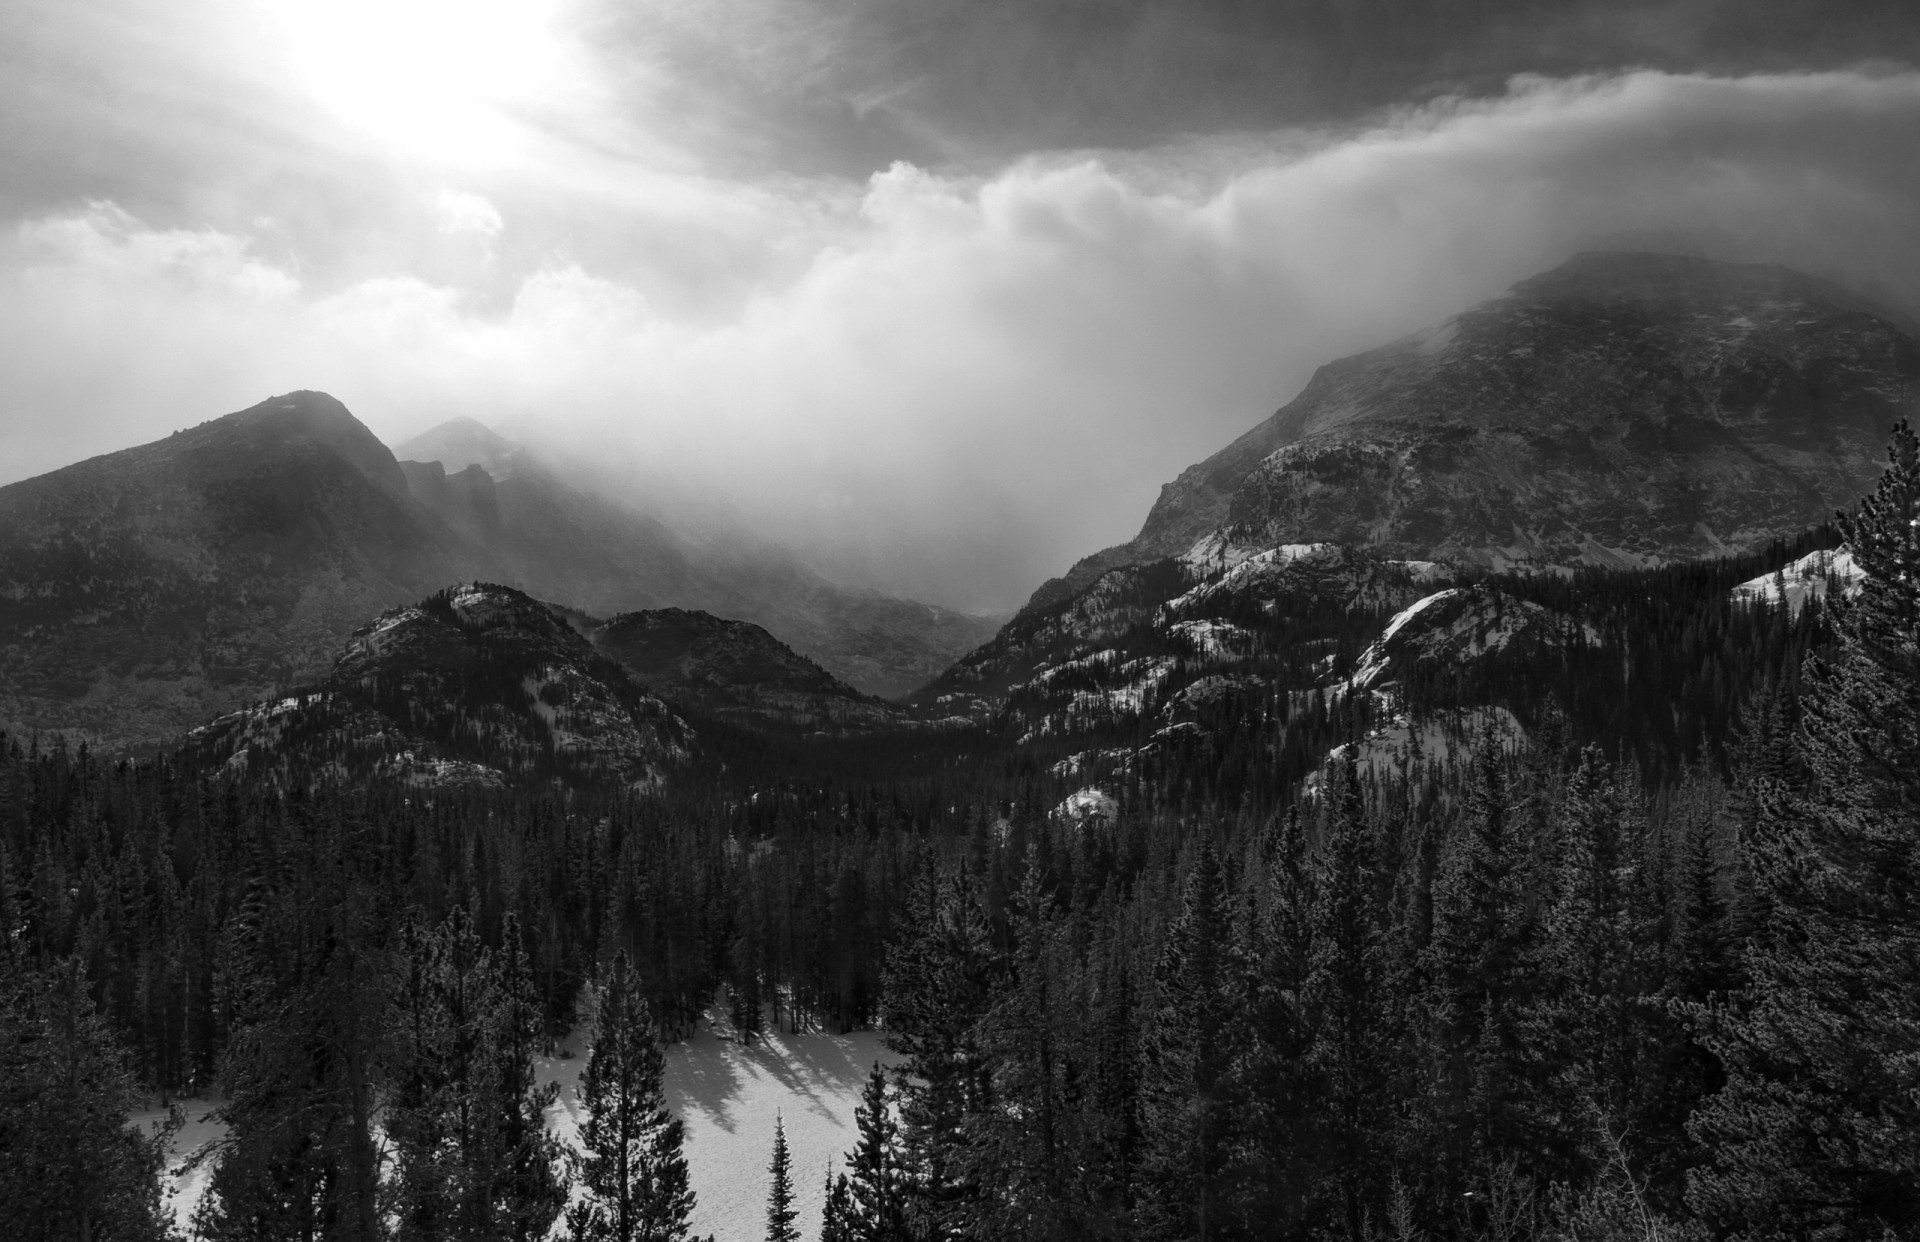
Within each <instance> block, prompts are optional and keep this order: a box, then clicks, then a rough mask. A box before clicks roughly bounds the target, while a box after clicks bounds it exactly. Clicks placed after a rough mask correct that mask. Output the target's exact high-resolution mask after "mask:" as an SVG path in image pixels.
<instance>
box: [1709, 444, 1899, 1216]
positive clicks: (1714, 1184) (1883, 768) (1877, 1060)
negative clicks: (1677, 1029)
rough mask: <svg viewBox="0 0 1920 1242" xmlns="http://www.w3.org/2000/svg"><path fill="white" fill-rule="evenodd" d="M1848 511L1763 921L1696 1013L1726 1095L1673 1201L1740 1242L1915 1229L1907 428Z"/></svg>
mask: <svg viewBox="0 0 1920 1242" xmlns="http://www.w3.org/2000/svg"><path fill="white" fill-rule="evenodd" d="M1890 457H1891V463H1890V466H1889V468H1888V470H1887V472H1886V473H1885V474H1884V475H1883V476H1882V477H1881V479H1880V483H1879V486H1878V487H1877V488H1876V489H1875V491H1874V493H1873V495H1872V496H1870V497H1869V498H1867V499H1866V500H1865V501H1863V502H1862V504H1861V506H1860V508H1859V511H1858V513H1857V514H1856V515H1855V516H1853V517H1852V518H1850V519H1847V520H1846V521H1845V522H1844V526H1845V529H1846V534H1847V539H1848V543H1849V545H1850V546H1851V547H1852V549H1853V554H1854V558H1855V560H1856V561H1857V562H1858V564H1859V565H1860V567H1861V568H1862V569H1863V570H1865V572H1866V574H1867V577H1866V580H1865V582H1864V583H1863V584H1862V589H1861V592H1860V595H1859V598H1858V599H1856V600H1851V601H1838V602H1836V603H1835V604H1834V605H1833V608H1832V625H1833V631H1834V640H1833V644H1832V646H1831V648H1830V650H1829V651H1828V652H1827V653H1826V654H1824V655H1819V656H1815V657H1813V658H1811V659H1810V660H1809V661H1808V665H1807V668H1806V670H1805V673H1804V679H1803V680H1804V695H1803V698H1802V708H1803V715H1802V720H1801V724H1800V728H1799V731H1798V733H1797V735H1796V738H1795V741H1796V746H1797V749H1798V752H1799V754H1800V757H1801V758H1802V760H1803V761H1804V763H1805V765H1806V769H1807V776H1808V783H1807V787H1806V789H1805V790H1804V791H1795V790H1792V789H1790V788H1786V787H1784V786H1783V784H1782V783H1781V782H1778V781H1775V782H1770V783H1769V784H1768V785H1767V787H1765V788H1763V790H1762V791H1761V809H1760V815H1759V817H1758V821H1757V823H1756V824H1755V826H1754V829H1753V831H1752V833H1751V836H1750V839H1749V841H1748V842H1747V850H1748V853H1749V857H1750V860H1751V866H1752V868H1753V872H1754V875H1755V880H1756V884H1757V887H1758V888H1759V890H1760V897H1761V898H1762V902H1761V904H1762V906H1763V908H1764V911H1765V914H1764V917H1765V923H1764V926H1763V927H1762V928H1761V930H1760V934H1759V935H1758V937H1757V938H1756V939H1755V940H1754V941H1753V942H1752V943H1751V945H1750V946H1749V950H1748V959H1747V966H1748V971H1749V973H1750V976H1751V980H1752V982H1751V986H1750V987H1749V988H1748V990H1747V992H1746V993H1745V996H1744V1003H1742V1004H1740V1005H1738V1006H1729V1007H1724V1008H1720V1009H1716V1010H1711V1011H1705V1012H1702V1013H1701V1014H1700V1016H1701V1017H1702V1018H1703V1019H1704V1020H1705V1023H1706V1032H1707V1036H1706V1037H1707V1040H1708V1043H1709V1045H1710V1046H1711V1047H1712V1048H1713V1050H1714V1051H1715V1052H1716V1053H1717V1054H1718V1055H1719V1056H1720V1057H1721V1059H1722V1060H1723V1062H1724V1063H1725V1065H1726V1068H1727V1074H1728V1081H1727V1084H1726V1086H1725V1088H1724V1089H1722V1090H1721V1091H1720V1092H1719V1093H1718V1094H1717V1095H1715V1096H1714V1097H1713V1098H1712V1099H1710V1100H1709V1101H1708V1102H1707V1103H1706V1104H1705V1105H1704V1106H1703V1107H1702V1108H1701V1109H1700V1110H1699V1112H1697V1113H1696V1114H1695V1116H1694V1118H1693V1121H1692V1124H1691V1129H1692V1132H1693V1135H1694V1137H1695V1138H1696V1139H1697V1140H1698V1141H1699V1142H1700V1143H1701V1144H1702V1145H1703V1146H1704V1147H1705V1149H1706V1151H1707V1152H1708V1154H1709V1156H1710V1160H1711V1163H1710V1164H1709V1165H1707V1166H1706V1167H1703V1168H1700V1169H1698V1170H1696V1171H1695V1173H1694V1175H1693V1177H1692V1179H1691V1181H1690V1185H1689V1189H1688V1202H1689V1203H1690V1204H1691V1205H1692V1206H1693V1207H1694V1208H1695V1209H1696V1210H1697V1211H1699V1212H1700V1213H1701V1214H1702V1215H1704V1216H1706V1217H1707V1218H1708V1219H1709V1220H1710V1221H1712V1222H1714V1223H1715V1224H1717V1225H1719V1226H1721V1227H1723V1228H1725V1229H1727V1230H1729V1231H1730V1232H1731V1233H1733V1234H1735V1235H1737V1236H1740V1237H1743V1238H1751V1239H1760V1238H1809V1239H1829V1238H1832V1239H1839V1238H1865V1237H1878V1236H1887V1237H1903V1238H1910V1237H1915V1236H1920V1225H1916V1222H1920V1058H1916V1057H1915V1055H1914V1048H1915V1039H1916V1035H1915V1032H1916V1031H1920V440H1916V438H1915V436H1914V434H1913V432H1912V430H1911V429H1910V428H1909V427H1908V426H1907V425H1906V424H1905V423H1904V422H1903V423H1902V424H1900V426H1898V427H1897V428H1895V431H1894V437H1893V445H1892V448H1891V451H1890Z"/></svg>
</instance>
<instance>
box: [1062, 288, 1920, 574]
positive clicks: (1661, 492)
mask: <svg viewBox="0 0 1920 1242" xmlns="http://www.w3.org/2000/svg"><path fill="white" fill-rule="evenodd" d="M1916 392H1920V340H1916V337H1915V327H1914V325H1912V324H1911V323H1908V322H1906V321H1905V320H1904V319H1903V318H1902V317H1900V316H1898V315H1896V314H1893V313H1892V312H1889V311H1886V310H1883V309H1880V308H1877V307H1874V306H1872V305H1870V304H1868V303H1866V302H1864V301H1862V300H1861V299H1859V298H1856V297H1854V296H1853V295H1851V294H1849V293H1847V292H1846V291H1845V290H1843V289H1840V288H1838V287H1836V286H1834V285H1831V284H1828V283H1826V282H1824V281H1820V280H1816V279H1814V278H1812V277H1809V276H1804V275H1801V274H1800V273H1797V272H1793V271H1790V270H1788V269H1786V268H1783V267H1778V266H1772V265H1757V264H1735V263H1722V262H1715V261H1712V260H1706V259H1694V258H1682V257H1678V256H1671V255H1653V254H1585V255H1581V256H1578V257H1576V258H1574V259H1572V260H1570V261H1568V262H1567V263H1565V264H1564V265H1562V266H1561V267H1559V268H1556V269H1554V270H1553V271H1550V272H1547V273H1544V274H1542V275H1540V276H1536V277H1534V278H1532V279H1530V280H1527V281H1523V282H1522V283H1520V284H1519V285H1516V286H1515V287H1514V288H1513V289H1512V290H1511V291H1510V292H1509V293H1508V294H1507V295H1506V296H1504V297H1501V298H1497V299H1495V300H1493V301H1490V302H1487V303H1484V304H1482V305H1480V306H1477V307H1474V308H1472V309H1470V310H1467V311H1464V312H1462V313H1461V314H1459V315H1457V316H1455V317H1454V318H1452V319H1450V320H1448V321H1446V322H1445V323H1443V324H1441V325H1439V326H1437V327H1436V328H1434V329H1432V330H1430V331H1427V332H1423V333H1419V334H1416V335H1415V336H1412V337H1409V338H1407V339H1404V340H1401V341H1396V342H1394V343H1392V344H1390V345H1386V346H1384V347H1382V348H1379V349H1375V350H1372V351H1370V352H1368V353H1364V354H1360V355H1357V356H1355V357H1351V358H1345V359H1341V360H1340V361H1338V362H1334V363H1330V364H1328V365H1327V366H1324V367H1322V368H1321V369H1320V370H1319V372H1318V373H1317V374H1315V376H1314V377H1313V379H1312V381H1311V382H1310V383H1308V385H1307V386H1306V388H1305V389H1304V390H1303V391H1302V392H1301V393H1300V395H1299V396H1298V397H1296V398H1295V399H1294V400H1293V401H1292V402H1290V403H1289V404H1287V405H1286V406H1285V407H1283V408H1282V409H1280V410H1279V411H1278V412H1277V413H1275V414H1274V415H1273V416H1272V417H1271V418H1269V419H1267V420H1266V421H1265V422H1264V423H1262V424H1260V425H1259V426H1258V427H1255V428H1254V429H1253V430H1251V431H1249V432H1247V433H1246V434H1245V435H1243V436H1241V437H1240V438H1239V439H1237V440H1235V441H1234V442H1233V443H1232V444H1230V445H1228V446H1227V447H1226V448H1224V449H1222V450H1221V451H1220V452H1218V453H1216V454H1214V455H1213V456H1212V457H1210V458H1208V459H1207V460H1205V461H1203V462H1200V463H1199V464H1197V465H1194V466H1191V467H1189V468H1188V469H1186V470H1185V471H1183V472H1182V473H1181V474H1180V476H1179V478H1177V479H1175V480H1174V481H1173V482H1172V483H1169V484H1167V485H1166V487H1164V488H1163V489H1162V491H1161V494H1160V497H1159V499H1158V501H1157V502H1156V503H1155V504H1154V506H1153V509H1152V511H1151V512H1150V513H1149V514H1148V516H1147V519H1146V521H1145V523H1144V524H1143V525H1142V527H1141V530H1140V534H1139V535H1138V536H1137V537H1136V538H1135V539H1134V540H1133V541H1132V542H1131V543H1128V544H1125V545H1121V546H1120V547H1117V548H1111V549H1108V550H1106V551H1105V552H1102V553H1097V554H1095V555H1094V556H1092V557H1089V558H1087V560H1086V561H1084V562H1082V563H1081V565H1079V566H1076V567H1075V569H1074V570H1073V572H1072V573H1070V574H1069V575H1068V576H1067V578H1066V579H1065V580H1062V581H1059V582H1057V583H1054V584H1049V586H1048V587H1046V588H1043V593H1042V597H1041V598H1043V599H1051V598H1054V597H1056V596H1057V595H1059V594H1060V593H1062V592H1066V593H1071V592H1072V591H1073V590H1075V589H1078V588H1079V587H1080V586H1083V585H1084V584H1085V583H1087V582H1089V581H1091V580H1092V579H1093V578H1094V577H1096V576H1097V575H1098V574H1099V573H1100V572H1102V571H1104V570H1105V569H1108V568H1111V567H1112V566H1114V565H1116V564H1121V563H1129V562H1140V561H1145V560H1150V559H1153V558H1155V557H1159V556H1179V555H1182V554H1184V553H1186V552H1187V551H1188V550H1189V549H1190V548H1192V547H1193V546H1194V545H1195V543H1196V542H1198V541H1200V540H1202V539H1206V538H1209V537H1212V538H1213V539H1215V540H1216V542H1217V543H1220V544H1224V545H1228V546H1237V547H1241V548H1245V549H1255V550H1257V549H1261V548H1268V547H1272V546H1274V545H1276V544H1284V543H1311V542H1318V541H1329V542H1336V543H1343V544H1349V545H1354V546H1364V547H1368V548H1371V549H1374V550H1375V551H1377V552H1379V553H1380V554H1382V555H1385V556H1389V557H1400V558H1421V559H1431V560H1446V561H1450V562H1454V563H1457V564H1461V565H1474V566H1481V567H1485V568H1500V567H1504V566H1508V565H1515V566H1549V565H1558V566H1573V565H1635V564H1652V563H1660V562H1667V561H1675V560H1685V559H1688V558H1693V557H1702V556H1717V555H1724V554H1727V553H1730V552H1736V551H1744V550H1750V549H1754V548H1758V547H1760V546H1763V545H1764V544H1766V543H1767V542H1768V541H1769V540H1771V539H1776V538H1785V537H1788V536H1790V535H1791V534H1792V533H1794V532H1796V531H1798V530H1801V529H1804V528H1805V527H1807V526H1810V525H1813V524H1815V523H1818V522H1820V521H1823V520H1825V519H1826V518H1828V517H1830V516H1831V515H1832V513H1833V512H1834V510H1835V509H1837V508H1839V507H1840V506H1842V505H1844V504H1847V503H1850V502H1851V501H1852V500H1853V498H1854V497H1856V496H1857V495H1859V494H1860V493H1861V491H1862V490H1864V489H1865V488H1866V487H1867V486H1868V485H1870V484H1871V482H1872V481H1873V479H1874V478H1876V477H1877V476H1878V474H1879V471H1880V468H1881V465H1882V464H1883V459H1884V452H1883V447H1884V444H1885V441H1886V435H1887V429H1888V427H1889V426H1891V425H1892V423H1893V422H1894V421H1895V420H1896V419H1897V418H1899V417H1900V416H1902V415H1903V414H1905V413H1909V412H1911V411H1912V410H1913V408H1914V405H1915V399H1916Z"/></svg>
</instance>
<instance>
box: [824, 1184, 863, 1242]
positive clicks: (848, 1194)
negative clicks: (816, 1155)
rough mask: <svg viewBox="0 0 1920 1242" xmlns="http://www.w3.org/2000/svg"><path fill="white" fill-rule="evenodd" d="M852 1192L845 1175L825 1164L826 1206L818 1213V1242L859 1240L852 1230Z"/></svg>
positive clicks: (852, 1241)
mask: <svg viewBox="0 0 1920 1242" xmlns="http://www.w3.org/2000/svg"><path fill="white" fill-rule="evenodd" d="M853 1222H854V1217H853V1192H852V1190H851V1189H850V1188H849V1187H848V1185H847V1175H846V1174H845V1173H841V1174H839V1175H837V1176H836V1175H835V1174H834V1171H833V1166H832V1165H828V1166H827V1187H826V1207H825V1208H824V1209H823V1210H822V1212H821V1214H820V1242H860V1235H859V1234H858V1233H856V1232H855V1231H854V1223H853Z"/></svg>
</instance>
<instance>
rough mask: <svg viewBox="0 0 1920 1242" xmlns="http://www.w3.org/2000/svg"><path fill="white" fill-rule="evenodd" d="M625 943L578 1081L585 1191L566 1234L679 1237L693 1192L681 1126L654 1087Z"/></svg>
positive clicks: (579, 1241)
mask: <svg viewBox="0 0 1920 1242" xmlns="http://www.w3.org/2000/svg"><path fill="white" fill-rule="evenodd" d="M639 982H640V981H639V978H638V976H636V975H635V974H634V971H633V968H632V966H631V965H630V964H629V963H628V961H627V955H626V953H625V951H624V950H623V951H620V952H617V953H615V954H614V958H613V962H612V965H611V967H610V968H609V969H608V972H607V977H606V981H605V983H604V984H603V985H602V986H601V988H600V991H599V997H598V1010H599V1011H598V1013H597V1014H596V1015H595V1018H594V1038H593V1049H592V1051H591V1053H589V1055H588V1058H587V1068H586V1072H585V1073H584V1074H582V1075H581V1079H580V1100H581V1103H582V1104H583V1105H585V1107H586V1110H587V1121H586V1124H585V1125H583V1126H582V1127H581V1131H580V1141H581V1145H582V1147H584V1148H585V1149H586V1150H585V1153H584V1156H583V1158H582V1160H581V1166H580V1183H581V1186H582V1187H583V1188H584V1189H585V1191H586V1197H585V1198H584V1199H583V1200H582V1201H580V1202H578V1203H576V1204H575V1205H574V1206H573V1207H572V1208H570V1209H569V1210H568V1212H567V1228H568V1230H569V1232H570V1234H571V1236H572V1237H573V1239H574V1240H575V1242H685V1239H686V1237H687V1218H688V1216H689V1215H690V1214H691V1213H692V1211H693V1192H692V1190H690V1189H689V1188H688V1185H687V1162H686V1157H685V1156H684V1155H683V1154H682V1152H681V1146H682V1134H683V1128H682V1125H681V1122H680V1120H679V1118H677V1117H675V1116H674V1115H673V1114H672V1113H670V1112H668V1111H667V1107H666V1098H665V1096H664V1094H663V1093H662V1081H663V1078H664V1076H665V1068H666V1066H665V1061H664V1059H663V1057H662V1055H661V1051H660V1033H659V1028H658V1027H657V1026H656V1025H655V1024H654V1020H653V1015H652V1013H651V1012H650V1011H649V1009H648V1007H647V1003H646V1000H645V999H644V998H643V997H642V996H641V994H640V987H639Z"/></svg>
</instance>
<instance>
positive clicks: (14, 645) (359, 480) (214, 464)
mask: <svg viewBox="0 0 1920 1242" xmlns="http://www.w3.org/2000/svg"><path fill="white" fill-rule="evenodd" d="M482 559H483V558H482V557H481V555H480V554H479V551H478V549H475V548H473V547H471V546H470V545H468V544H466V543H465V542H464V541H463V540H461V539H460V538H459V537H458V536H457V535H455V534H454V532H452V531H451V530H449V529H447V527H446V526H445V524H444V523H442V522H441V521H439V520H438V519H437V518H436V517H435V516H434V515H433V514H432V513H431V512H429V511H428V510H427V509H425V508H423V507H422V506H421V505H419V504H418V503H416V502H415V501H414V500H413V499H412V497H411V495H410V494H409V489H408V485H407V480H406V476H405V474H404V472H403V471H402V470H401V468H400V466H399V464H398V463H397V462H396V461H395V460H394V458H393V455H392V454H391V453H389V452H388V451H387V449H386V447H385V446H384V445H382V444H381V443H380V441H379V440H378V439H376V438H375V437H374V436H373V434H372V433H371V432H369V431H368V430H367V429H366V428H365V427H364V426H362V425H361V424H360V423H359V421H358V420H356V419H355V418H354V417H353V416H352V415H351V414H349V413H348V412H347V409H346V407H345V406H343V405H341V404H340V403H339V402H338V401H336V400H334V399H333V398H332V397H329V396H326V395H324V394H322V393H312V392H297V393H290V394H287V395H286V396H282V397H275V398H273V399H272V400H269V401H264V402H262V403H261V404H259V405H256V406H254V407H252V408H250V409H247V410H243V411H241V412H239V413H237V414H231V415H228V416H227V417H225V418H219V419H214V420H213V421H211V422H207V423H202V424H200V425H199V426H197V427H194V428H192V429H190V430H186V431H181V432H176V433H175V434H174V435H172V436H169V437H168V438H166V439H164V440H159V441H156V442H154V443H152V444H146V445H142V446H140V447H138V448H133V449H127V450H125V451H123V452H118V453H111V454H107V455H105V456H102V457H95V458H91V459H89V460H87V461H83V462H79V463H77V464H75V465H72V466H68V467H66V468H65V469H62V470H56V471H54V472H52V473H51V474H45V475H41V476H39V477H37V478H32V479H27V480H25V481H23V482H20V483H15V484H11V485H9V486H7V487H4V488H0V721H11V722H13V723H14V724H16V725H24V726H27V727H38V728H43V729H65V730H72V731H75V732H77V733H79V734H81V735H82V736H91V737H93V738H95V739H96V740H104V741H118V740H127V739H138V738H152V737H158V736H161V735H164V734H168V733H172V732H177V731H178V730H180V729H183V728H185V727H187V726H188V725H190V724H195V723H198V722H199V721H202V720H205V719H206V718H208V717H209V716H212V715H213V714H215V713H216V712H218V711H224V710H227V709H228V708H230V707H232V706H233V705H234V704H236V703H239V702H243V701H246V700H248V699H251V698H257V697H260V696H262V695H264V694H266V693H268V692H269V691H270V690H272V689H273V687H275V686H277V685H285V684H292V683H294V682H297V681H300V680H303V679H306V678H309V677H311V676H313V675H314V674H316V673H318V672H320V671H323V670H324V669H325V668H326V667H327V664H328V662H329V661H330V660H331V657H332V654H333V652H334V650H335V649H336V648H337V647H338V645H339V643H340V640H341V639H342V638H343V637H344V636H345V635H346V634H348V633H349V632H351V631H352V630H353V628H354V627H355V626H357V625H359V624H361V622H363V621H364V620H365V619H366V618H367V617H369V616H371V615H373V614H374V613H376V612H379V611H380V610H381V609H383V608H387V607H390V606H392V605H394V604H397V603H399V602H401V601H403V600H407V599H417V598H419V597H420V596H422V595H424V594H426V593H427V592H429V591H431V590H433V589H435V588H437V587H439V586H442V585H444V584H445V583H447V582H451V581H454V580H456V579H458V578H461V577H463V576H468V575H470V574H472V573H474V572H475V571H476V570H477V569H478V568H480V567H481V562H482Z"/></svg>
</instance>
